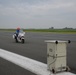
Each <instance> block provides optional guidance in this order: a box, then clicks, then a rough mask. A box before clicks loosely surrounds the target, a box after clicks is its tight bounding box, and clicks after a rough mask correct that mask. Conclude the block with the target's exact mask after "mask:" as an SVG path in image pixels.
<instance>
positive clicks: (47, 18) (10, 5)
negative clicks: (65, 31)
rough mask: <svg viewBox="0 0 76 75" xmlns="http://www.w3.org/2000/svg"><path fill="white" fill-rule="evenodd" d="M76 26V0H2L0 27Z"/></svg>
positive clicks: (0, 5) (43, 27)
mask: <svg viewBox="0 0 76 75" xmlns="http://www.w3.org/2000/svg"><path fill="white" fill-rule="evenodd" d="M17 27H21V28H24V29H30V28H37V29H40V28H41V29H45V28H51V27H54V28H65V27H69V28H76V0H0V28H17Z"/></svg>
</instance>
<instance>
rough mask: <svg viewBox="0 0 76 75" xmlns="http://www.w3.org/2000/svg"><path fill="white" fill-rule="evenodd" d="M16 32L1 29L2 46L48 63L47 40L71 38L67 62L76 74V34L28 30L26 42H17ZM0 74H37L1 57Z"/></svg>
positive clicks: (0, 40) (0, 46)
mask: <svg viewBox="0 0 76 75" xmlns="http://www.w3.org/2000/svg"><path fill="white" fill-rule="evenodd" d="M13 33H14V32H5V31H0V48H2V49H5V50H8V51H11V52H14V53H17V54H20V55H23V56H25V57H29V58H32V59H34V60H37V61H40V62H43V63H47V45H46V43H45V42H44V41H45V40H66V41H67V40H71V43H70V44H67V64H68V66H69V67H70V69H71V72H73V73H75V74H76V58H75V57H76V34H58V33H40V32H38V33H37V32H26V34H25V43H24V44H21V43H15V41H14V40H13V38H12V35H13ZM0 75H35V74H33V73H31V72H30V71H27V70H25V69H23V68H21V67H19V66H17V65H15V64H13V63H11V62H9V61H6V60H4V59H3V58H0Z"/></svg>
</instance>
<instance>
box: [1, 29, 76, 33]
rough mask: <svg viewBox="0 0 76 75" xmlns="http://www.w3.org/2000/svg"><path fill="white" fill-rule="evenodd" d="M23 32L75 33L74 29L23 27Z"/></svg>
mask: <svg viewBox="0 0 76 75" xmlns="http://www.w3.org/2000/svg"><path fill="white" fill-rule="evenodd" d="M0 30H1V31H16V29H0ZM24 31H25V32H50V33H76V29H24Z"/></svg>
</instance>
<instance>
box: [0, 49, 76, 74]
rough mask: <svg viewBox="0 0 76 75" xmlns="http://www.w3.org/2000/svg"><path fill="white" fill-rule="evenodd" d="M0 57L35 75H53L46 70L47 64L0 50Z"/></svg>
mask: <svg viewBox="0 0 76 75" xmlns="http://www.w3.org/2000/svg"><path fill="white" fill-rule="evenodd" d="M0 57H1V58H3V59H5V60H8V61H10V62H12V63H14V64H16V65H18V66H20V67H22V68H24V69H27V70H29V71H31V72H33V73H35V74H37V75H54V74H52V73H51V72H50V71H48V70H47V64H44V63H42V62H39V61H36V60H33V59H30V58H28V57H24V56H21V55H19V54H16V53H12V52H9V51H6V50H3V49H0ZM56 75H75V74H73V73H70V72H63V73H58V74H56Z"/></svg>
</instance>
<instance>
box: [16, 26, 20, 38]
mask: <svg viewBox="0 0 76 75" xmlns="http://www.w3.org/2000/svg"><path fill="white" fill-rule="evenodd" d="M19 32H20V28H19V27H18V28H17V30H16V35H17V37H18V34H19Z"/></svg>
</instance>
